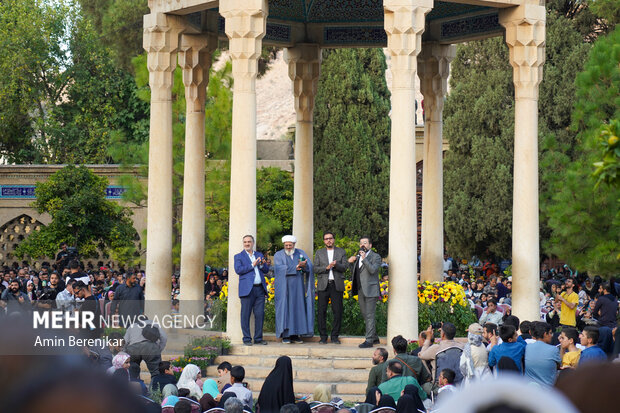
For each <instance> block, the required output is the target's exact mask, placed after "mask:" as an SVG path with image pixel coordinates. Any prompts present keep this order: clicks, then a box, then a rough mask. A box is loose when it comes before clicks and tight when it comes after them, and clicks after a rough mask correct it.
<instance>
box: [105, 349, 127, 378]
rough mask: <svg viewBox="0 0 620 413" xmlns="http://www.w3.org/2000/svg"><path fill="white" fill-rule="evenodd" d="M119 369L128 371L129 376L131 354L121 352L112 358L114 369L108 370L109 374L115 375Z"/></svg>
mask: <svg viewBox="0 0 620 413" xmlns="http://www.w3.org/2000/svg"><path fill="white" fill-rule="evenodd" d="M118 369H126V370H127V374H129V354H127V353H125V352H124V351H121V352H120V353H118V354H117V355H116V356H114V357H113V358H112V367H110V368H109V369H108V374H114V372H115V371H116V370H118Z"/></svg>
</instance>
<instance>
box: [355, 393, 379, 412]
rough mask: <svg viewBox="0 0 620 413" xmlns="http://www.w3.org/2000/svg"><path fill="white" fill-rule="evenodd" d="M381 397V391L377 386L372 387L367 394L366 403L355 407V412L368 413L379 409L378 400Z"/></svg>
mask: <svg viewBox="0 0 620 413" xmlns="http://www.w3.org/2000/svg"><path fill="white" fill-rule="evenodd" d="M381 397H382V396H381V390H379V388H378V387H376V386H375V387H371V388H370V389H368V392H366V400H364V403H360V404H358V405H357V406H355V410H356V411H357V412H358V413H368V412H370V411H371V410H374V409H376V408H377V404H378V399H380V398H381Z"/></svg>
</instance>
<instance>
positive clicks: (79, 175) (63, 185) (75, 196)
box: [16, 165, 138, 263]
mask: <svg viewBox="0 0 620 413" xmlns="http://www.w3.org/2000/svg"><path fill="white" fill-rule="evenodd" d="M107 186H108V181H107V179H105V178H103V177H99V176H97V175H95V174H94V173H92V172H91V171H90V170H89V169H88V168H86V167H84V166H80V167H75V166H73V165H69V166H66V167H65V168H63V169H61V170H60V171H58V172H56V173H55V174H53V175H52V176H50V177H49V179H48V180H47V181H45V182H39V183H37V187H36V200H35V201H34V202H33V204H32V206H33V207H34V208H36V210H37V212H39V213H40V214H42V213H47V214H49V215H50V216H51V218H52V222H51V223H50V224H49V225H47V226H46V227H43V228H41V230H40V231H38V232H34V233H33V234H31V235H30V236H29V237H28V238H26V239H25V240H24V241H23V242H22V243H20V244H19V246H18V247H17V249H16V255H17V256H18V257H23V256H24V255H28V256H30V257H33V258H40V257H45V256H48V257H53V256H54V253H55V252H56V250H57V248H58V244H59V243H60V242H61V241H65V242H67V243H68V244H69V245H71V246H74V247H76V248H77V249H78V251H79V253H80V255H82V256H91V255H93V254H95V253H96V252H97V250H99V251H103V252H104V253H108V254H111V255H112V256H113V258H115V259H118V260H120V261H121V263H132V261H133V260H132V258H133V257H134V252H135V248H134V247H135V245H134V243H135V241H136V240H138V236H137V233H136V230H135V229H134V228H133V224H132V221H131V218H130V216H131V211H130V210H129V209H128V208H126V207H122V206H120V205H118V204H117V203H116V202H113V201H108V200H106V199H105V189H106V188H107Z"/></svg>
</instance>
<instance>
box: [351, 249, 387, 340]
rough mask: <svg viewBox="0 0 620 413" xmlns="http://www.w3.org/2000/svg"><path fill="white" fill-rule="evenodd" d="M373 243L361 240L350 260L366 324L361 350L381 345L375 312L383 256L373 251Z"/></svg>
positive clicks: (355, 287)
mask: <svg viewBox="0 0 620 413" xmlns="http://www.w3.org/2000/svg"><path fill="white" fill-rule="evenodd" d="M371 248H372V243H371V241H370V238H369V237H362V238H360V249H359V252H358V254H357V255H354V256H352V257H350V258H349V263H350V264H351V274H353V289H352V293H353V295H357V301H358V303H359V305H360V311H361V313H362V317H364V321H365V323H366V341H364V342H363V343H362V344H360V345H359V347H360V348H368V347H372V346H373V344H379V336H378V335H377V326H376V323H375V310H376V308H377V301H378V300H379V295H380V294H379V268H381V256H380V255H379V254H377V253H376V252H374V251H373V250H371Z"/></svg>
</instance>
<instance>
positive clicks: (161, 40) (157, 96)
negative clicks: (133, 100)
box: [142, 13, 184, 101]
mask: <svg viewBox="0 0 620 413" xmlns="http://www.w3.org/2000/svg"><path fill="white" fill-rule="evenodd" d="M183 30H184V22H183V19H182V18H181V17H178V16H172V15H167V14H164V13H151V14H147V15H145V16H144V38H143V42H142V44H143V47H144V50H146V51H147V52H148V56H147V63H146V64H147V67H148V70H149V85H150V87H151V97H152V100H154V101H159V100H170V96H169V95H170V91H171V89H172V81H173V77H174V76H173V73H174V69H175V68H176V66H177V53H176V52H177V51H178V48H179V37H180V35H181V33H183Z"/></svg>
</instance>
